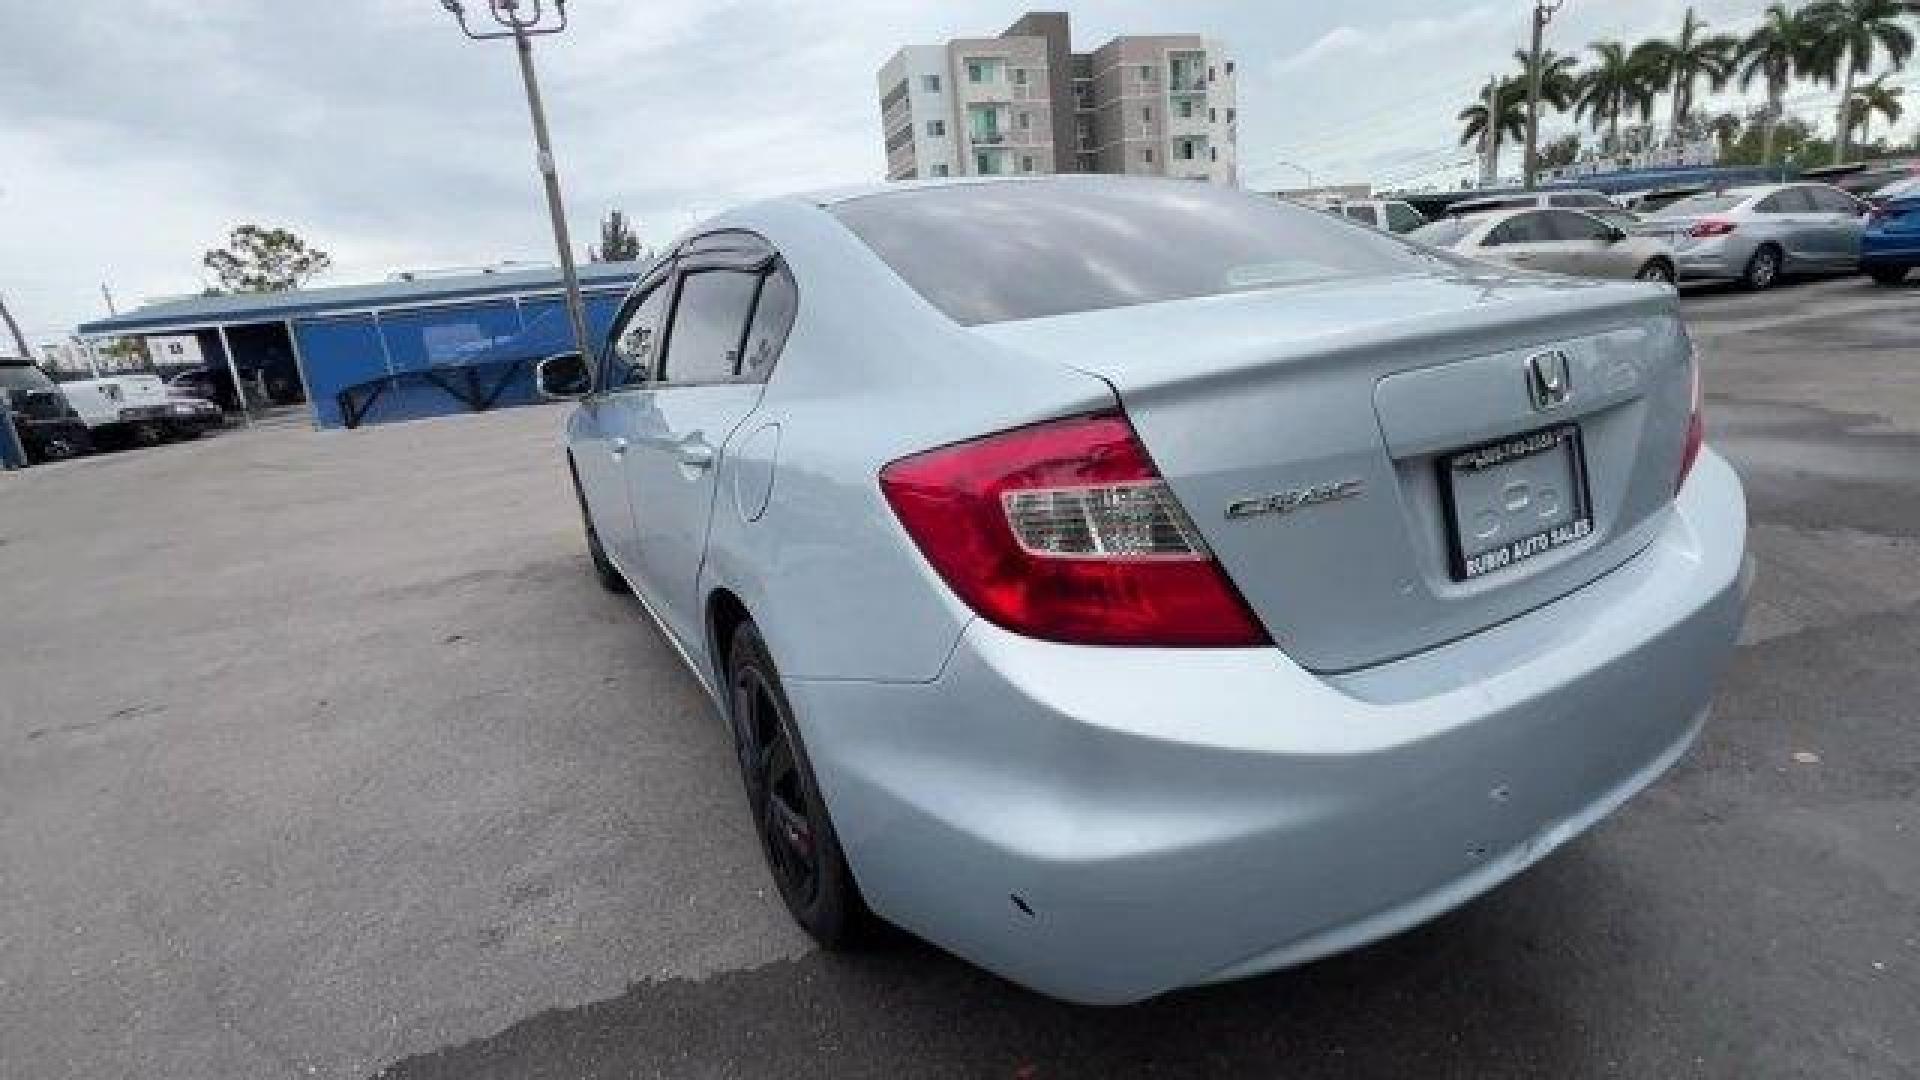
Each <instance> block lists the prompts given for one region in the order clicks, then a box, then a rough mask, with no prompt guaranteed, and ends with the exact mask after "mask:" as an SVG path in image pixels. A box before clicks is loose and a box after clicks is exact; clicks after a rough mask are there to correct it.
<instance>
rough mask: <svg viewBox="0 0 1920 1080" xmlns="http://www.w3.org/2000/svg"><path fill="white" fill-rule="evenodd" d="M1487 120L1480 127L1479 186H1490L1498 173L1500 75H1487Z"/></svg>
mask: <svg viewBox="0 0 1920 1080" xmlns="http://www.w3.org/2000/svg"><path fill="white" fill-rule="evenodd" d="M1486 109H1487V122H1486V124H1485V125H1484V126H1483V127H1481V129H1480V150H1481V156H1480V186H1481V187H1483V188H1490V187H1492V186H1493V182H1494V180H1496V179H1497V178H1498V177H1499V175H1500V76H1498V75H1489V76H1487V104H1486Z"/></svg>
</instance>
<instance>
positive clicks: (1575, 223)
mask: <svg viewBox="0 0 1920 1080" xmlns="http://www.w3.org/2000/svg"><path fill="white" fill-rule="evenodd" d="M1548 216H1549V217H1551V218H1552V219H1553V220H1552V221H1551V222H1550V223H1549V225H1548V227H1549V228H1550V229H1551V230H1552V231H1553V237H1554V239H1556V240H1566V241H1571V242H1576V243H1593V242H1595V241H1599V240H1605V239H1607V226H1606V225H1604V224H1602V223H1601V222H1600V221H1599V220H1598V219H1596V218H1591V217H1588V216H1587V215H1585V214H1581V213H1576V212H1574V211H1572V210H1555V211H1552V212H1551V213H1550V214H1549V215H1548Z"/></svg>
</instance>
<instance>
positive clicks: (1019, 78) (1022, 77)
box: [1013, 68, 1027, 86]
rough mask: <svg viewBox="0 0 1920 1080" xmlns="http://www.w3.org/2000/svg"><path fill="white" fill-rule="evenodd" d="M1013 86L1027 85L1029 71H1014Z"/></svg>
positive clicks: (1019, 69)
mask: <svg viewBox="0 0 1920 1080" xmlns="http://www.w3.org/2000/svg"><path fill="white" fill-rule="evenodd" d="M1013 85H1015V86H1025V85H1027V69H1026V68H1014V69H1013Z"/></svg>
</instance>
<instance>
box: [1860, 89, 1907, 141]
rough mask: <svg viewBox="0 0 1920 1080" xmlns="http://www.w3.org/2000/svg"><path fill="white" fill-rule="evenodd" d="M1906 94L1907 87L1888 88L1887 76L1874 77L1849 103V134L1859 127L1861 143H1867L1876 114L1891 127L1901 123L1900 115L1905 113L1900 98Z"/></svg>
mask: <svg viewBox="0 0 1920 1080" xmlns="http://www.w3.org/2000/svg"><path fill="white" fill-rule="evenodd" d="M1906 92H1907V91H1906V88H1905V87H1901V86H1888V85H1887V77H1886V75H1884V74H1882V75H1876V76H1874V78H1873V80H1872V81H1871V82H1868V83H1867V84H1866V85H1865V86H1862V87H1860V88H1859V89H1858V90H1855V91H1854V92H1853V97H1852V98H1851V99H1849V101H1848V102H1847V134H1849V135H1851V134H1853V129H1854V128H1856V127H1857V128H1859V129H1860V141H1861V142H1863V143H1864V142H1866V141H1867V139H1868V127H1869V125H1870V124H1871V123H1872V121H1873V114H1874V113H1879V114H1880V115H1881V116H1884V117H1886V118H1887V125H1888V126H1889V127H1891V126H1893V125H1894V124H1897V123H1899V122H1900V114H1901V112H1903V111H1904V110H1903V109H1902V108H1901V105H1900V97H1901V95H1902V94H1905V93H1906Z"/></svg>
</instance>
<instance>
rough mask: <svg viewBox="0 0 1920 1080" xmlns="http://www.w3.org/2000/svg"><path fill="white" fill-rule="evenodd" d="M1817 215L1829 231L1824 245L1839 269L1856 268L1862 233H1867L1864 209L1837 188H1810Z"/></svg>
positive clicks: (1808, 189) (1810, 196) (1834, 265)
mask: <svg viewBox="0 0 1920 1080" xmlns="http://www.w3.org/2000/svg"><path fill="white" fill-rule="evenodd" d="M1806 191H1807V195H1808V197H1809V198H1811V199H1812V200H1813V211H1814V215H1815V216H1816V217H1818V218H1819V219H1820V221H1821V225H1822V227H1823V228H1824V229H1825V231H1826V242H1825V243H1824V244H1823V245H1822V246H1823V247H1824V248H1825V249H1826V250H1827V251H1828V253H1829V258H1830V260H1831V264H1832V266H1833V267H1834V268H1836V269H1846V268H1850V267H1852V266H1855V265H1856V264H1858V263H1859V261H1860V234H1861V233H1862V232H1863V231H1865V228H1866V220H1865V217H1864V216H1863V212H1864V209H1865V207H1864V206H1863V205H1862V204H1861V202H1860V201H1859V200H1858V199H1855V198H1854V197H1853V196H1851V195H1849V194H1847V193H1846V192H1844V191H1841V190H1840V189H1839V188H1834V187H1825V186H1820V187H1810V188H1807V189H1806Z"/></svg>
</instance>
